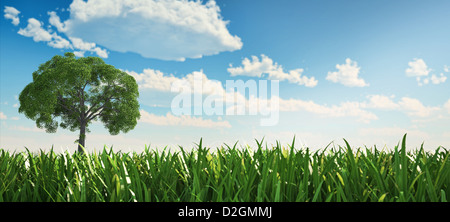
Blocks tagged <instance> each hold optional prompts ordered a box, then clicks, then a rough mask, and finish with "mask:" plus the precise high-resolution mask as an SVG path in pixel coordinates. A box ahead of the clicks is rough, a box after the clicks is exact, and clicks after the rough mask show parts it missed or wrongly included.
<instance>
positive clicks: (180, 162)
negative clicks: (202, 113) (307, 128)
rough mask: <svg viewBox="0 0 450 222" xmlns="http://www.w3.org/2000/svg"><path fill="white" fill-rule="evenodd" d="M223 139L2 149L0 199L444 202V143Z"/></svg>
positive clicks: (449, 182)
mask: <svg viewBox="0 0 450 222" xmlns="http://www.w3.org/2000/svg"><path fill="white" fill-rule="evenodd" d="M405 140H406V135H405V137H404V138H403V141H402V143H400V144H399V146H397V147H395V148H394V149H392V150H387V149H383V150H379V149H377V148H354V149H353V150H352V148H351V147H350V145H349V144H348V143H347V141H345V142H346V147H340V146H339V147H327V148H324V149H321V150H318V151H314V152H313V151H311V150H309V149H308V148H304V149H297V148H296V147H295V144H294V141H295V139H294V141H293V143H292V144H291V145H287V146H285V147H283V146H281V145H280V144H277V145H276V146H271V147H268V146H267V145H263V142H262V141H256V142H257V147H250V146H248V147H239V148H238V147H235V146H234V147H233V146H231V147H230V146H227V145H224V146H223V147H220V148H215V149H210V148H205V147H203V146H202V142H201V141H200V143H199V144H197V147H196V148H194V149H192V150H191V151H185V150H184V149H180V151H168V150H163V151H161V150H159V151H158V150H152V149H149V148H147V147H146V148H145V150H144V151H143V152H142V153H136V152H133V153H121V152H113V151H112V150H111V149H107V148H105V149H103V151H101V152H93V153H88V154H77V153H76V154H70V153H69V152H65V153H59V154H57V153H55V152H53V151H49V152H44V151H41V152H39V153H32V152H29V151H27V152H15V153H11V152H9V151H6V150H4V149H2V150H1V151H0V201H1V202H5V201H12V202H19V201H33V202H34V201H38V202H40V201H45V202H47V201H68V202H79V201H82V202H84V201H95V202H103V201H107V202H108V201H125V202H129V201H131V202H133V201H165V202H166V201H187V202H192V201H201V202H208V201H213V202H220V201H231V202H234V201H238V202H241V201H246V202H256V201H257V202H259V201H268V202H273V201H288V202H290V201H301V202H305V201H308V202H325V201H331V202H355V201H375V202H377V201H382V202H383V201H384V202H386V201H402V202H404V201H406V202H429V201H444V202H447V201H448V199H449V197H450V162H449V151H448V150H447V149H445V148H442V147H439V148H437V149H436V150H435V151H433V152H427V151H424V149H423V148H418V149H415V150H410V151H407V149H406V145H405V142H406V141H405Z"/></svg>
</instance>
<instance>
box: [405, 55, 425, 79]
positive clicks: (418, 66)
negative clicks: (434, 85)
mask: <svg viewBox="0 0 450 222" xmlns="http://www.w3.org/2000/svg"><path fill="white" fill-rule="evenodd" d="M408 65H409V68H407V69H406V70H405V72H406V76H408V77H421V76H428V74H429V73H430V71H431V69H429V68H428V66H427V64H426V63H425V61H423V59H417V58H415V59H414V60H413V61H411V62H408Z"/></svg>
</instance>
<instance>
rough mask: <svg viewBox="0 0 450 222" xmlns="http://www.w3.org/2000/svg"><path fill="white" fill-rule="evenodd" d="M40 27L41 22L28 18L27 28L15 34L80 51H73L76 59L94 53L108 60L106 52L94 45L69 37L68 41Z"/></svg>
mask: <svg viewBox="0 0 450 222" xmlns="http://www.w3.org/2000/svg"><path fill="white" fill-rule="evenodd" d="M50 20H51V19H50ZM42 26H43V25H42V22H40V21H39V20H37V19H35V18H30V19H28V25H27V27H25V28H21V29H19V31H18V32H17V33H18V34H20V35H23V36H26V37H31V38H33V40H34V41H35V42H47V45H48V46H50V47H53V48H57V49H75V50H80V51H75V55H76V56H78V57H82V56H84V52H86V51H89V52H93V53H96V54H97V55H98V56H100V57H102V58H108V52H107V51H106V50H105V49H101V48H100V47H96V44H95V43H88V42H84V41H83V40H82V39H80V38H74V37H69V39H70V41H69V40H67V39H65V38H63V37H61V36H59V35H58V34H57V33H56V32H52V30H45V29H44V28H43V27H42Z"/></svg>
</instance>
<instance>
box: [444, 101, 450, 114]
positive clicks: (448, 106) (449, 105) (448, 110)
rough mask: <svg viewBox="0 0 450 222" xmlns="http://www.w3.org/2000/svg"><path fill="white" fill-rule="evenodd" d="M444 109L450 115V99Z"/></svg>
mask: <svg viewBox="0 0 450 222" xmlns="http://www.w3.org/2000/svg"><path fill="white" fill-rule="evenodd" d="M444 109H445V110H447V113H449V114H450V99H449V100H447V102H446V103H445V104H444Z"/></svg>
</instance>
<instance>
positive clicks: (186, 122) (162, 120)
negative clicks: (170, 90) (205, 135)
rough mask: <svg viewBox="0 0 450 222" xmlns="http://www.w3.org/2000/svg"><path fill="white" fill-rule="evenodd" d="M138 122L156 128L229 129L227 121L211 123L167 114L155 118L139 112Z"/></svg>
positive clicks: (205, 120) (209, 120)
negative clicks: (155, 126)
mask: <svg viewBox="0 0 450 222" xmlns="http://www.w3.org/2000/svg"><path fill="white" fill-rule="evenodd" d="M140 112H141V118H140V120H139V121H140V122H144V123H149V124H153V125H157V126H191V127H202V128H231V125H230V123H229V122H228V121H217V122H216V121H213V120H211V119H203V118H202V117H194V116H186V115H182V116H174V115H173V114H171V113H170V112H168V113H167V114H166V115H165V116H157V115H155V114H153V113H148V112H146V111H145V110H141V111H140Z"/></svg>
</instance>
